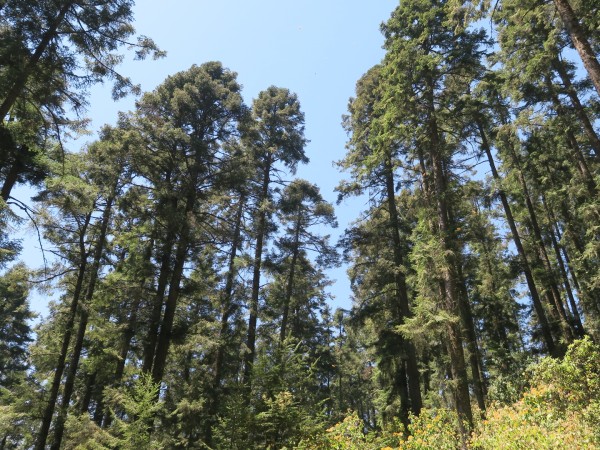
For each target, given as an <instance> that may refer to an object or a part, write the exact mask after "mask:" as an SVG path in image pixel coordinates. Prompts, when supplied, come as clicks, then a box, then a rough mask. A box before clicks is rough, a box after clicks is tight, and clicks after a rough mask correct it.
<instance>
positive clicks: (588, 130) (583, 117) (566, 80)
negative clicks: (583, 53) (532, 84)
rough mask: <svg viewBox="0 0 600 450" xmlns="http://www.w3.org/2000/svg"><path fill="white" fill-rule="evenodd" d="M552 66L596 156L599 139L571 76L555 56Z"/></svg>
mask: <svg viewBox="0 0 600 450" xmlns="http://www.w3.org/2000/svg"><path fill="white" fill-rule="evenodd" d="M552 67H554V70H556V73H558V76H559V77H560V79H561V81H562V84H563V86H564V88H565V91H566V92H567V95H568V96H569V99H570V100H571V104H572V105H573V109H574V110H575V114H577V117H578V118H579V121H580V122H581V125H582V127H583V130H584V132H585V134H586V135H587V137H588V139H589V141H590V145H591V146H592V148H593V149H594V153H595V154H596V156H600V139H599V138H598V135H597V134H596V130H594V127H593V125H592V122H591V121H590V118H589V116H588V114H587V113H586V111H585V108H584V107H583V105H582V104H581V102H580V101H579V96H578V95H577V91H576V90H575V88H574V87H573V84H572V83H571V77H570V76H569V74H568V73H567V70H566V69H565V65H564V63H563V62H562V61H561V60H559V59H558V57H557V58H555V59H554V60H553V61H552Z"/></svg>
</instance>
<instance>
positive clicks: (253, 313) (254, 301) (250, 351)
mask: <svg viewBox="0 0 600 450" xmlns="http://www.w3.org/2000/svg"><path fill="white" fill-rule="evenodd" d="M271 158H272V156H271V154H270V153H269V154H268V155H267V160H266V161H265V167H264V171H263V184H262V188H261V193H260V197H259V199H258V201H259V204H258V208H259V210H258V222H257V228H256V247H255V248H254V264H253V265H254V268H253V273H252V296H251V298H250V307H249V312H250V316H249V318H248V338H247V341H246V347H247V348H246V353H245V355H244V375H243V383H244V384H245V385H247V386H248V388H249V389H251V373H252V365H253V364H254V357H255V352H256V323H257V320H258V297H259V294H260V269H261V265H262V252H263V245H264V240H265V235H266V232H267V210H266V207H267V205H266V203H267V202H268V200H269V198H268V197H269V184H270V181H271V179H270V178H271V163H272V160H271Z"/></svg>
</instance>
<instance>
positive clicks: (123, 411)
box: [105, 374, 163, 450]
mask: <svg viewBox="0 0 600 450" xmlns="http://www.w3.org/2000/svg"><path fill="white" fill-rule="evenodd" d="M159 389H160V386H159V384H158V383H155V382H154V381H152V377H151V376H150V375H148V374H140V375H139V376H138V377H137V378H136V379H135V380H134V381H133V383H132V385H131V386H129V387H128V386H124V387H122V388H109V389H107V392H106V394H105V395H106V401H107V404H108V405H109V407H110V409H111V413H112V414H113V415H114V416H115V421H114V424H113V427H112V428H111V430H110V431H111V434H112V435H114V436H116V437H117V438H118V447H119V448H123V449H127V450H135V449H141V448H147V449H159V448H163V447H162V444H161V443H160V442H159V441H158V440H157V439H156V436H153V435H152V431H153V428H154V423H155V421H156V418H157V414H158V413H159V412H160V411H161V410H162V409H163V403H162V402H161V401H159V400H158V393H159Z"/></svg>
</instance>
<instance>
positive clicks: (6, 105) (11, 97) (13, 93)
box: [0, 0, 75, 121]
mask: <svg viewBox="0 0 600 450" xmlns="http://www.w3.org/2000/svg"><path fill="white" fill-rule="evenodd" d="M74 3H75V2H74V1H73V0H69V1H67V2H65V4H64V5H63V6H62V8H61V9H60V10H59V11H58V14H57V15H56V18H55V19H54V20H53V21H52V22H50V26H49V27H48V29H47V30H46V32H45V33H44V34H43V35H42V39H40V42H39V43H38V45H37V47H36V49H35V50H34V51H33V53H32V54H31V56H30V57H29V60H28V61H27V64H26V65H25V68H24V69H23V70H22V71H21V74H20V76H19V78H18V79H17V80H16V81H15V82H14V83H13V84H12V86H11V87H10V89H9V90H8V92H7V94H6V97H5V98H4V100H3V101H2V104H0V121H4V118H5V117H6V115H7V114H8V112H9V111H10V109H11V108H12V106H13V105H14V104H15V102H16V101H17V99H18V98H19V95H20V94H21V92H23V89H24V88H25V85H26V84H27V81H28V80H29V77H30V76H31V74H32V73H33V71H34V69H35V67H36V66H37V64H38V62H39V61H40V58H41V57H42V55H43V54H44V52H45V51H46V49H47V48H48V45H50V42H51V41H52V39H53V38H54V37H55V36H56V32H57V30H58V27H59V26H60V24H61V23H62V21H63V20H64V18H65V16H66V15H67V12H68V11H69V9H70V8H71V6H73V4H74Z"/></svg>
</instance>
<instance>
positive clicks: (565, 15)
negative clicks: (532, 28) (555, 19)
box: [554, 0, 600, 95]
mask: <svg viewBox="0 0 600 450" xmlns="http://www.w3.org/2000/svg"><path fill="white" fill-rule="evenodd" d="M554 5H555V6H556V10H557V11H558V14H559V15H560V19H561V20H562V22H563V24H564V25H565V28H566V29H567V31H568V33H569V36H570V37H571V42H572V43H573V46H574V47H575V49H576V50H577V52H578V53H579V56H580V57H581V61H582V62H583V66H584V67H585V70H587V73H588V75H589V77H590V79H591V80H592V83H593V84H594V87H595V88H596V91H597V92H598V95H600V63H598V60H597V59H596V54H595V53H594V50H593V49H592V46H591V45H590V43H589V41H588V39H587V36H586V35H585V32H584V30H583V28H582V27H581V25H580V24H579V20H578V19H577V16H575V12H574V11H573V8H571V5H570V4H569V2H568V0H554Z"/></svg>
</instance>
